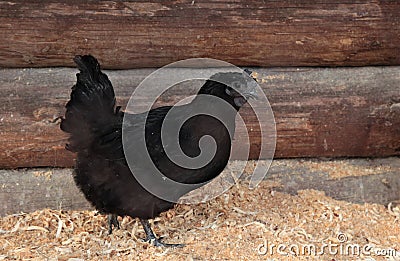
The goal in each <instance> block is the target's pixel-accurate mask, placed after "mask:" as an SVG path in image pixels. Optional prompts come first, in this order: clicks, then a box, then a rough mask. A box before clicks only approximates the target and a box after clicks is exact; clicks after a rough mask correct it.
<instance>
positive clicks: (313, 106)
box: [0, 67, 400, 168]
mask: <svg viewBox="0 0 400 261" xmlns="http://www.w3.org/2000/svg"><path fill="white" fill-rule="evenodd" d="M176 70H177V71H176V72H174V73H179V70H183V69H176ZM152 71H153V69H140V70H122V71H121V70H119V71H106V73H107V74H108V75H109V77H110V79H111V81H112V82H113V84H114V87H115V92H116V95H117V99H118V104H120V105H122V106H125V104H126V103H127V101H128V99H129V97H130V95H131V93H132V92H133V91H134V89H135V87H136V86H137V85H138V84H139V82H140V81H141V80H142V79H143V78H145V77H146V76H147V75H148V74H150V73H151V72H152ZM254 71H255V72H257V73H258V79H259V81H261V82H262V83H261V84H260V85H261V87H262V88H263V91H264V92H265V94H266V96H267V98H268V99H269V102H270V104H271V106H272V109H273V112H274V115H275V122H276V130H277V139H276V140H277V145H276V152H275V157H277V158H288V157H386V156H395V155H400V91H399V82H400V67H364V68H331V69H321V68H314V69H310V68H293V69H281V68H270V69H261V68H254ZM75 73H76V70H75V69H68V68H53V69H48V68H47V69H3V70H0V74H1V75H2V77H0V104H1V107H2V110H1V111H0V134H1V135H0V167H1V168H17V167H41V166H56V167H71V166H73V159H74V155H73V154H72V153H69V152H68V151H66V150H65V149H64V145H65V143H66V138H67V137H66V135H65V134H64V133H63V132H61V131H60V129H59V121H58V120H57V118H58V117H59V116H61V115H63V114H64V105H65V104H66V102H67V101H68V99H69V94H70V87H72V85H73V84H74V82H75ZM183 87H184V88H183V89H179V88H178V89H177V90H175V89H171V90H169V91H168V93H167V94H168V95H165V96H162V98H161V99H160V100H159V101H158V102H157V103H156V105H155V106H160V105H166V104H174V103H175V102H177V101H179V100H181V99H183V98H185V97H187V96H188V95H190V94H195V87H194V85H191V84H186V85H183ZM145 101H146V100H143V104H144V102H145ZM259 106H264V104H261V105H260V104H259ZM255 109H256V110H257V107H255ZM241 115H242V116H243V118H244V120H245V122H246V124H247V127H248V133H249V137H250V145H251V147H250V158H253V159H254V158H257V157H258V155H259V154H258V152H259V149H260V144H261V143H260V133H259V131H258V130H259V124H258V121H257V119H256V118H255V117H254V115H253V114H252V111H251V109H250V108H249V107H245V108H243V109H242V110H241ZM245 132H247V130H246V129H243V128H239V129H238V130H237V131H236V136H235V146H234V151H235V152H240V151H241V150H242V146H243V142H244V139H243V137H244V134H245ZM262 146H266V147H267V148H271V147H270V146H271V145H269V144H263V145H262ZM239 154H240V153H239ZM237 158H238V159H244V157H243V158H241V157H240V156H239V157H237Z"/></svg>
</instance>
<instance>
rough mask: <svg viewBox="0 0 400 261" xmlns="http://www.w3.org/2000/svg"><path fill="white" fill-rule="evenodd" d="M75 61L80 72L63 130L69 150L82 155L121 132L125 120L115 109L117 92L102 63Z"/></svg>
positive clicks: (79, 58)
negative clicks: (91, 147)
mask: <svg viewBox="0 0 400 261" xmlns="http://www.w3.org/2000/svg"><path fill="white" fill-rule="evenodd" d="M74 61H75V63H76V64H77V66H78V69H79V71H80V72H79V73H78V74H77V82H76V84H75V85H74V86H73V87H72V92H71V98H70V100H69V101H68V103H67V105H66V106H65V107H66V109H67V110H66V113H65V118H64V119H62V121H61V126H60V128H61V130H63V131H65V132H67V133H69V134H70V138H69V144H67V146H66V148H67V149H68V150H70V151H73V152H78V151H80V150H84V149H86V148H88V147H90V146H92V145H93V142H94V141H95V139H101V137H99V135H104V133H107V132H108V133H113V129H115V128H117V129H118V128H119V127H116V126H119V125H118V124H119V121H120V119H121V117H120V116H118V115H119V114H120V112H119V109H116V108H115V94H114V88H113V86H112V84H111V82H110V80H109V79H108V77H107V75H106V74H104V73H102V72H101V70H100V65H99V63H98V61H97V60H96V59H95V58H94V57H93V56H91V55H83V56H76V57H75V58H74ZM108 135H110V134H108Z"/></svg>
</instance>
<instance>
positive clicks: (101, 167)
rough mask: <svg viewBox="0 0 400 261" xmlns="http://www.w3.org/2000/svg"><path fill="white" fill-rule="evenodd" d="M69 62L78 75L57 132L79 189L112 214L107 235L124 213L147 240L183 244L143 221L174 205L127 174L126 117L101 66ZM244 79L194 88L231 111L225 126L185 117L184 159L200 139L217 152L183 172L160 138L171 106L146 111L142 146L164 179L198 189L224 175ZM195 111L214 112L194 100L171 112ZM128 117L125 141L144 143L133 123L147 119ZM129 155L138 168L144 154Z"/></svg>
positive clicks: (88, 60)
mask: <svg viewBox="0 0 400 261" xmlns="http://www.w3.org/2000/svg"><path fill="white" fill-rule="evenodd" d="M74 61H75V62H76V64H77V65H78V68H79V70H80V73H78V74H77V83H76V84H75V86H73V88H72V93H71V99H70V101H69V102H68V103H67V105H66V109H67V110H66V113H65V118H64V119H62V122H61V129H62V130H63V131H65V132H67V133H69V134H70V138H69V144H67V146H66V148H67V149H68V150H70V151H72V152H76V153H77V158H76V166H75V171H74V179H75V182H76V184H77V186H78V187H79V188H80V190H81V191H82V192H83V194H84V195H85V197H86V199H87V200H88V201H89V202H91V204H93V206H94V207H95V208H96V209H97V210H99V211H100V212H103V213H107V214H109V228H110V229H109V232H110V233H111V231H112V225H114V226H119V224H118V221H117V219H116V217H117V215H119V216H125V215H128V216H131V217H133V218H139V219H140V221H141V223H142V225H143V227H144V230H145V232H146V235H147V237H146V240H147V241H150V242H152V243H153V244H154V245H156V246H180V245H176V244H164V243H162V242H161V241H160V239H158V238H156V237H155V236H154V233H153V231H152V230H151V228H150V225H149V223H148V221H147V220H148V219H151V218H154V217H156V216H157V215H159V214H160V213H161V212H163V211H166V210H168V209H170V208H172V207H173V206H174V204H175V203H174V202H169V201H167V200H164V199H161V198H159V197H157V196H154V195H153V194H151V193H150V192H148V191H147V190H146V189H144V188H143V187H142V186H141V185H140V184H139V183H138V181H137V179H136V178H135V177H134V176H133V175H132V172H131V169H130V168H129V167H128V164H127V160H126V159H125V153H124V148H123V145H122V124H123V118H124V112H122V111H120V107H116V106H115V94H114V89H113V87H112V85H111V82H110V81H109V79H108V77H107V75H105V74H104V73H102V72H101V70H100V65H99V63H98V62H97V60H96V59H95V58H94V57H92V56H90V55H85V56H76V57H75V59H74ZM213 79H214V80H220V79H222V80H224V81H225V82H227V81H228V82H235V83H242V86H235V87H239V88H240V89H241V90H243V91H244V92H242V91H241V93H242V95H241V94H239V93H238V92H237V91H235V90H234V89H233V88H231V87H229V86H227V85H225V84H223V83H220V82H217V81H214V80H213ZM243 79H244V77H243V75H242V74H241V73H218V74H215V75H214V76H212V77H211V79H210V80H207V81H206V83H205V84H204V85H203V86H202V88H201V89H200V91H199V94H206V95H212V96H214V97H218V98H221V99H223V100H225V101H226V102H228V103H229V104H230V105H231V106H232V107H233V108H234V110H233V112H230V113H227V114H226V115H227V118H226V119H224V122H225V123H226V126H227V127H225V125H224V124H223V123H222V122H221V121H219V120H217V119H215V118H214V117H212V116H207V115H204V114H203V115H197V116H195V117H192V118H190V119H189V120H187V121H186V122H185V123H184V124H183V126H182V128H181V130H180V132H179V144H180V146H181V149H182V151H183V152H184V153H185V154H186V155H187V156H189V157H196V156H197V155H199V153H200V149H199V140H200V138H201V137H203V136H204V135H210V136H212V137H213V138H214V140H215V142H216V145H217V150H216V153H215V155H214V157H213V159H212V160H211V161H210V162H209V163H208V164H207V165H205V166H203V167H201V168H198V169H191V168H185V167H181V166H179V165H177V164H175V163H174V162H172V161H171V160H170V159H169V158H168V156H167V155H166V154H165V151H164V148H165V146H168V144H166V143H168V141H167V142H166V141H164V140H163V143H161V134H160V133H161V126H162V124H163V120H164V118H165V116H166V114H167V113H168V112H169V111H170V110H171V108H172V107H170V106H164V107H159V108H156V109H152V110H150V111H149V113H148V117H147V119H146V125H145V126H146V127H145V130H146V132H145V140H146V146H147V148H148V152H149V155H150V157H151V159H152V161H153V163H154V165H155V166H156V167H157V168H158V170H160V172H161V173H162V174H164V175H165V176H166V177H168V178H170V179H172V180H174V181H177V182H181V183H186V184H194V183H196V184H197V183H202V182H207V181H210V180H211V179H213V178H214V177H216V176H217V175H219V174H220V173H221V172H222V170H223V169H224V168H225V166H226V164H227V162H228V159H229V156H230V151H231V137H232V135H233V132H234V129H235V116H236V112H237V111H238V110H239V109H240V107H242V106H243V105H244V104H245V103H246V101H247V98H249V97H251V96H252V95H253V94H254V82H253V83H252V84H248V82H245V81H243ZM251 81H252V80H251ZM249 86H251V87H249ZM198 106H210V107H211V108H212V106H214V105H213V104H212V102H210V104H207V101H204V100H201V101H200V99H198V97H197V98H195V99H194V100H193V101H192V102H191V103H189V104H187V105H182V106H179V107H175V109H176V114H175V115H177V116H176V117H177V118H179V117H180V115H187V113H188V112H190V111H193V110H195V109H196V108H198ZM125 117H126V121H127V122H128V127H127V133H128V134H129V135H128V137H129V138H130V144H133V145H134V144H135V141H136V140H135V139H140V138H141V137H140V135H141V132H140V130H139V129H138V127H137V125H138V124H136V123H137V122H140V121H141V120H143V119H144V114H127V113H126V115H125ZM170 120H172V121H173V120H174V119H170ZM129 123H131V124H129ZM163 145H164V147H163ZM134 156H135V159H136V162H137V163H138V164H137V165H138V169H139V171H140V167H141V166H140V162H141V157H142V155H141V154H140V153H139V152H138V153H137V155H134ZM134 169H135V170H136V168H134ZM146 174H147V175H152V173H146ZM186 192H188V191H178V192H177V191H172V190H171V194H174V193H175V194H174V195H173V198H174V199H176V200H177V199H179V197H181V196H182V195H183V194H184V193H186Z"/></svg>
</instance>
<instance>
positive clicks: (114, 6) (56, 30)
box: [0, 0, 400, 69]
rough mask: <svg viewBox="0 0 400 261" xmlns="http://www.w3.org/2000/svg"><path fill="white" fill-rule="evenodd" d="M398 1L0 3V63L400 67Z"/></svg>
mask: <svg viewBox="0 0 400 261" xmlns="http://www.w3.org/2000/svg"><path fill="white" fill-rule="evenodd" d="M399 35H400V2H399V1H391V0H383V1H376V0H367V1H364V0H357V1H347V2H346V1H318V2H315V1H311V0H302V1H266V2H265V1H264V2H263V1H220V0H219V1H201V2H200V1H191V0H190V1H172V2H166V1H135V2H130V1H81V0H77V1H64V2H60V1H54V0H45V1H2V2H0V39H1V41H0V67H50V66H72V62H71V59H72V57H74V56H75V55H76V54H86V53H91V54H93V55H96V56H97V57H98V58H100V59H102V60H104V67H105V68H114V69H117V68H118V69H127V68H143V67H160V66H163V65H166V64H168V63H171V62H174V61H178V60H181V59H185V58H195V57H210V58H215V59H221V60H225V61H228V62H231V63H233V64H235V65H238V66H364V65H399V64H400V37H399Z"/></svg>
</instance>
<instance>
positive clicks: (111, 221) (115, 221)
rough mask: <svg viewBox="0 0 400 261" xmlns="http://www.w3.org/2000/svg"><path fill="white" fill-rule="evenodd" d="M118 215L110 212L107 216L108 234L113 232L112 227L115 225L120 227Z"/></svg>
mask: <svg viewBox="0 0 400 261" xmlns="http://www.w3.org/2000/svg"><path fill="white" fill-rule="evenodd" d="M117 218H118V216H117V215H115V214H108V216H107V221H108V234H109V235H111V234H112V228H113V226H114V227H116V228H118V229H119V222H118V219H117Z"/></svg>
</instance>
